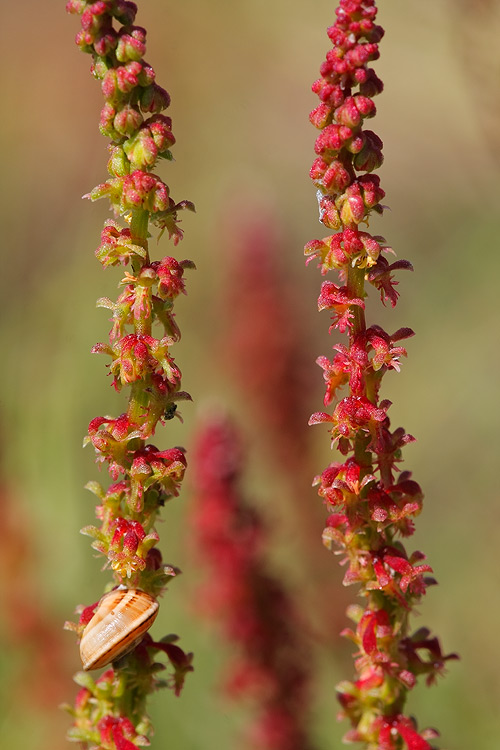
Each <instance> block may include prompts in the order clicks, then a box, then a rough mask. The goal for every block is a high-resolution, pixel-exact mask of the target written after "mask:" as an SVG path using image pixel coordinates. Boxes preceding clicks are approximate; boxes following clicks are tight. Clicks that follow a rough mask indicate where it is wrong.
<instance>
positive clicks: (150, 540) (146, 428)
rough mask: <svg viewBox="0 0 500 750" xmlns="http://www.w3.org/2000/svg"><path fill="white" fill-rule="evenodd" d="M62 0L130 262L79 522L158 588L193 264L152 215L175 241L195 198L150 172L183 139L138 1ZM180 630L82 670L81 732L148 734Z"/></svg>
mask: <svg viewBox="0 0 500 750" xmlns="http://www.w3.org/2000/svg"><path fill="white" fill-rule="evenodd" d="M66 7H67V10H68V11H69V12H71V13H78V14H79V15H80V16H81V30H80V31H79V32H78V34H77V37H76V42H77V44H78V46H79V47H80V49H81V50H82V51H83V52H86V53H89V54H91V55H92V60H93V62H92V73H93V75H94V77H95V78H96V79H97V80H98V81H100V83H101V89H102V93H103V95H104V99H105V103H104V107H103V109H102V112H101V118H100V130H101V132H102V133H103V135H105V136H107V137H108V138H110V139H111V145H110V146H109V152H110V158H109V161H108V172H109V175H110V176H109V179H108V180H107V181H106V182H104V183H102V184H101V185H98V186H97V187H96V188H94V190H92V191H91V192H90V193H89V195H88V196H87V197H89V198H90V199H92V200H96V199H98V198H101V197H105V196H106V197H108V198H109V200H110V203H111V205H112V207H113V210H114V213H115V216H116V217H117V218H118V217H120V216H121V217H122V218H123V220H124V221H125V223H126V226H124V227H123V226H121V225H120V224H119V223H118V221H115V220H112V221H107V222H106V224H105V226H104V229H103V231H102V235H101V243H100V245H99V247H98V249H97V251H96V256H97V258H98V259H99V261H100V262H101V263H102V265H103V266H104V267H105V268H106V267H108V266H116V265H125V266H127V265H128V266H129V270H128V271H126V272H125V273H124V278H123V279H122V281H121V287H122V290H121V292H120V294H119V297H118V299H117V300H116V302H114V301H112V300H110V299H108V298H102V299H100V300H98V306H100V307H104V308H106V309H108V310H110V311H111V313H112V322H113V326H112V329H111V332H110V335H109V342H106V343H99V344H96V345H95V346H94V347H93V349H92V351H93V352H95V353H103V354H105V355H107V356H108V357H109V358H110V360H111V362H110V365H109V369H110V373H111V375H112V378H113V385H114V387H115V389H116V390H117V391H120V390H121V389H122V388H125V387H127V388H128V389H129V399H128V408H127V411H126V412H124V413H123V414H121V415H119V416H118V417H115V418H114V417H110V416H99V417H96V418H95V419H93V420H92V421H91V422H90V424H89V429H88V435H87V437H86V440H85V443H86V444H91V445H92V446H93V447H94V449H95V453H96V460H97V461H98V462H100V463H103V464H104V465H106V466H107V468H108V470H109V474H110V475H111V478H112V481H113V484H111V486H109V487H108V489H104V488H103V487H101V485H100V484H98V483H97V482H90V483H89V484H88V485H87V486H88V489H90V490H91V491H92V492H93V493H94V494H95V495H96V496H97V497H98V499H99V504H98V506H97V509H96V515H97V519H98V522H99V524H98V525H95V526H93V525H92V526H87V527H85V528H84V529H83V533H85V534H88V535H89V536H91V537H93V539H94V542H93V545H92V546H93V547H94V549H96V550H97V551H98V552H99V553H100V554H101V555H103V556H104V558H105V563H104V567H105V568H110V569H111V570H112V571H113V576H114V585H121V586H126V587H129V588H139V589H142V590H143V591H145V592H147V593H149V594H152V595H153V596H155V597H156V596H159V595H161V594H162V592H163V591H164V589H165V587H166V585H167V583H168V581H169V580H170V579H171V577H172V576H173V575H175V574H176V572H177V571H176V570H175V569H174V568H172V567H170V566H165V565H163V563H162V557H161V553H160V551H159V550H158V548H157V547H156V545H157V543H158V539H159V538H158V534H157V532H156V530H155V522H156V519H157V515H158V512H159V511H160V509H161V508H162V507H163V506H164V505H165V503H166V501H167V500H169V499H170V498H172V497H175V496H176V495H177V494H178V492H179V486H180V484H181V482H182V479H183V476H184V471H185V468H186V459H185V456H184V451H183V450H182V449H180V448H171V449H168V450H159V449H158V448H157V447H156V446H155V445H154V444H152V443H151V442H150V440H151V438H152V437H153V436H154V434H155V430H156V427H157V425H158V423H164V422H165V421H166V420H169V419H171V418H172V417H173V416H175V415H176V409H177V403H178V402H179V401H182V400H186V399H189V398H190V397H189V394H187V393H185V392H184V391H182V390H181V389H180V386H181V373H180V370H179V368H178V367H177V365H176V364H175V362H174V359H173V357H172V354H171V347H172V345H173V344H175V343H176V342H177V341H178V340H179V338H180V332H179V329H178V327H177V324H176V322H175V317H174V312H173V306H174V302H175V299H176V298H177V296H178V295H179V294H181V293H185V288H184V271H185V270H186V269H187V268H192V267H193V264H192V263H191V262H190V261H186V260H183V261H178V260H176V259H175V258H172V257H166V258H163V259H162V260H159V261H153V260H151V259H150V256H149V251H148V237H149V226H150V224H153V225H154V226H156V227H157V228H158V229H159V230H160V234H161V233H163V232H164V231H165V230H167V232H168V235H169V237H170V238H171V239H172V240H173V242H174V244H175V245H176V244H177V243H178V241H179V240H180V239H181V238H182V230H181V229H180V227H179V220H178V212H179V211H180V210H181V209H188V210H193V209H194V207H193V205H192V204H191V203H190V202H189V201H181V202H180V203H177V204H176V203H175V202H174V201H173V199H172V198H171V197H170V191H169V188H168V186H167V185H166V184H165V183H164V182H163V181H162V180H161V178H160V177H158V176H157V175H156V174H153V172H152V170H153V168H154V167H155V165H156V164H157V162H158V161H159V160H160V159H168V160H170V159H171V158H172V155H171V152H170V148H171V146H172V145H173V144H174V142H175V139H174V136H173V134H172V123H171V120H170V118H169V117H166V116H165V115H164V114H161V113H162V112H163V110H165V109H166V107H168V105H169V95H168V94H167V92H166V91H165V90H164V89H163V88H161V87H160V86H159V85H158V84H157V83H156V80H155V73H154V70H153V68H152V67H151V65H149V64H148V63H147V62H145V60H144V54H145V51H146V46H145V42H146V31H145V30H144V29H143V28H142V27H140V26H135V25H134V20H135V15H136V11H137V7H136V5H135V4H134V3H133V2H129V1H128V0H97V1H96V2H87V1H86V0H69V1H68V3H67V6H66ZM95 606H96V605H92V606H91V607H80V610H79V611H80V614H81V616H80V621H79V623H78V624H77V625H69V627H72V628H73V629H74V630H76V631H77V633H78V634H79V635H81V634H82V632H83V629H84V627H85V625H86V624H87V623H88V622H89V620H90V619H91V617H92V615H93V614H94V611H95ZM173 638H174V637H173V636H168V637H167V641H160V642H159V643H154V642H153V641H152V639H151V638H150V637H149V636H146V637H145V638H144V639H143V641H142V642H141V643H140V644H139V646H137V647H136V649H135V651H134V652H133V653H132V654H131V655H130V656H129V657H127V659H126V660H125V662H123V663H121V667H120V669H113V670H108V671H107V672H106V673H105V675H103V677H102V678H101V679H100V680H98V681H97V682H96V683H94V682H93V681H92V679H91V678H90V677H89V676H88V675H83V676H82V675H80V676H78V680H79V681H80V683H82V680H83V681H84V683H85V686H84V689H83V691H82V692H81V693H80V695H79V697H78V699H77V705H76V707H75V709H73V711H72V713H73V715H74V716H75V727H74V732H76V734H74V733H73V734H74V736H75V737H77V738H78V739H79V740H80V741H84V742H87V743H90V744H91V746H92V747H102V748H106V749H107V748H110V750H111V749H113V748H116V750H129V748H132V747H135V746H136V745H137V744H144V738H143V737H142V735H143V734H144V733H146V734H147V720H146V718H145V713H144V698H145V696H146V695H147V693H148V692H151V690H152V689H154V688H155V687H158V686H159V685H161V684H162V683H161V681H159V680H157V679H156V677H155V674H156V672H158V669H159V665H158V664H155V663H154V662H153V659H152V656H153V654H154V653H155V651H160V652H163V653H164V654H165V655H166V656H167V658H168V660H169V662H170V665H171V667H172V668H173V672H174V676H173V677H172V678H171V681H170V682H171V683H172V685H173V686H174V687H175V690H176V692H178V691H179V689H180V686H181V684H182V678H183V676H184V674H185V673H186V672H187V671H189V669H190V666H189V664H190V657H189V655H186V654H184V653H183V652H182V651H181V649H179V647H178V646H173V645H172V641H173ZM82 684H83V683H82ZM165 684H169V681H168V680H167V681H166V682H165ZM85 691H86V692H85ZM131 695H132V696H133V697H132V699H131V697H130V696H131ZM131 722H132V723H131Z"/></svg>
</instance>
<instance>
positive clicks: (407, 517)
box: [305, 0, 456, 750]
mask: <svg viewBox="0 0 500 750" xmlns="http://www.w3.org/2000/svg"><path fill="white" fill-rule="evenodd" d="M376 13H377V9H376V6H375V0H340V3H339V7H338V8H337V11H336V14H337V20H336V22H335V23H334V25H333V26H331V27H330V28H329V29H328V36H329V38H330V40H331V41H332V43H333V49H332V50H331V51H330V52H328V54H327V56H326V60H325V62H324V63H323V65H322V66H321V69H320V72H321V77H320V78H319V79H318V80H317V81H316V82H315V83H314V84H313V91H314V92H315V93H316V94H318V96H319V99H320V104H319V105H318V106H317V107H316V109H314V110H313V112H311V115H310V119H311V122H312V123H313V125H315V126H316V127H317V128H318V129H319V130H320V134H319V136H318V138H317V140H316V144H315V151H316V154H317V158H316V160H315V161H314V163H313V166H312V169H311V172H310V175H311V178H312V180H313V182H314V184H315V185H316V187H317V188H318V203H319V209H320V220H321V222H322V223H323V224H324V225H325V226H326V227H327V229H329V230H333V232H334V233H333V234H332V235H330V236H329V237H326V238H324V239H322V240H313V241H312V242H309V243H308V244H307V245H306V248H305V252H306V255H308V256H309V260H312V259H314V258H315V259H317V260H318V261H319V268H320V269H321V273H322V274H323V275H324V274H327V273H328V272H329V271H333V270H335V271H337V272H338V276H339V280H340V284H335V283H334V282H332V281H324V282H323V284H322V287H321V292H320V295H319V300H318V307H319V310H330V311H332V313H333V318H332V320H333V322H332V326H331V328H338V329H339V331H340V332H341V333H346V332H347V333H348V335H349V346H348V347H346V346H344V345H343V344H337V345H335V346H334V347H333V348H334V350H335V352H336V353H335V355H334V356H333V359H332V361H330V360H329V359H327V358H326V357H319V359H318V360H317V362H318V364H319V365H320V367H322V369H323V371H324V379H325V382H326V394H325V399H324V402H325V405H326V406H328V405H329V404H330V403H332V401H334V399H336V406H335V408H334V411H333V414H331V413H324V412H320V413H316V414H313V415H312V417H311V419H310V424H320V423H326V424H328V425H329V427H330V431H331V436H332V444H336V445H337V447H338V449H339V451H340V453H341V454H342V455H343V456H344V461H343V463H333V464H331V465H330V466H328V467H327V468H326V469H325V470H324V471H323V473H322V474H321V475H320V476H319V477H317V478H316V480H315V482H316V484H318V485H319V495H320V497H322V498H323V500H324V502H325V504H326V506H327V508H328V511H329V513H330V515H329V516H328V519H327V523H326V528H325V530H324V533H323V540H324V543H325V545H326V546H327V547H328V548H330V549H331V548H336V550H337V554H341V555H342V557H343V560H342V564H346V565H347V572H346V574H345V577H344V584H345V585H349V584H353V583H357V584H358V585H359V586H360V595H361V596H362V598H363V600H364V606H360V605H357V606H351V607H349V609H348V614H349V616H350V618H351V619H352V620H353V621H354V623H355V628H354V629H352V630H351V629H346V630H345V631H344V633H343V634H344V635H345V636H346V637H348V638H350V639H351V640H352V641H353V643H354V644H355V645H356V648H357V652H356V660H355V667H356V672H357V676H356V678H355V680H354V681H352V682H349V681H345V682H342V683H341V684H340V685H339V686H338V688H337V689H338V698H339V701H340V704H341V707H342V709H341V714H340V716H341V718H342V717H346V718H348V719H349V720H350V722H351V724H352V729H351V730H350V731H349V732H348V733H347V734H346V736H345V739H346V740H347V741H353V742H354V741H357V742H364V743H366V747H367V748H369V749H370V750H375V749H377V750H401V749H402V748H404V747H407V748H409V750H429V749H430V748H431V745H430V744H429V741H428V740H430V739H431V738H433V737H436V736H437V733H436V732H435V730H431V729H427V730H424V731H422V732H419V731H418V730H417V726H416V722H415V721H414V720H413V719H412V718H410V717H408V716H406V715H405V714H404V713H403V711H404V705H405V702H406V698H407V695H408V692H409V690H411V688H413V687H414V685H415V684H416V681H417V678H418V676H419V675H426V681H427V684H431V683H433V682H434V681H435V679H436V676H437V675H438V674H440V673H441V672H442V671H443V668H444V663H445V661H446V659H450V658H456V657H455V655H454V654H451V655H448V656H444V655H443V654H442V652H441V648H440V645H439V642H438V640H437V638H433V637H431V636H430V634H429V631H428V630H427V628H420V629H419V630H417V631H416V632H414V633H412V632H411V629H410V623H409V617H410V614H411V612H412V610H413V609H414V608H415V607H416V606H417V605H418V603H419V601H420V600H421V598H422V596H423V595H424V594H425V591H426V588H427V586H429V585H431V584H433V583H435V581H434V579H433V578H430V577H429V576H428V575H427V574H428V573H431V572H432V571H431V568H430V566H429V565H427V564H426V563H424V562H423V561H424V559H425V558H424V555H423V554H422V553H421V552H418V551H416V552H413V553H412V554H410V555H409V554H408V553H407V552H406V550H405V547H404V545H403V543H402V541H401V538H402V537H408V536H410V535H411V534H412V533H413V530H414V524H413V520H412V519H413V517H414V516H416V515H418V514H419V513H420V510H421V507H422V492H421V490H420V487H419V485H418V484H417V483H416V482H414V481H413V480H412V479H411V478H410V472H408V471H404V472H402V473H400V474H399V475H398V472H399V469H398V468H397V464H398V463H399V461H400V460H401V449H402V448H403V446H404V445H406V444H407V443H408V442H411V441H412V440H413V438H412V437H411V436H410V435H408V434H406V433H405V431H404V430H403V429H402V428H397V429H395V430H391V426H390V421H389V417H388V409H389V406H390V401H388V400H386V399H385V400H380V399H379V391H380V385H381V380H382V377H383V375H384V374H385V373H386V372H387V371H388V370H397V371H399V368H400V358H401V357H402V356H406V351H405V349H404V348H403V347H402V346H400V345H399V342H400V341H401V340H402V339H405V338H408V337H409V336H412V335H413V331H411V330H410V329H409V328H400V329H399V330H397V331H396V332H395V333H394V334H392V335H391V334H388V333H386V332H385V331H384V330H383V329H382V328H381V327H380V326H378V325H370V326H367V324H366V321H365V301H364V300H365V297H366V291H365V284H366V282H368V283H369V284H371V285H372V286H374V287H375V288H376V289H377V290H378V291H379V292H380V295H381V299H382V302H383V303H384V304H385V302H390V303H391V305H392V306H393V307H394V306H395V304H396V302H397V298H398V293H397V292H396V290H395V285H396V284H397V282H396V281H394V280H393V279H392V272H393V271H395V270H399V269H410V270H411V265H410V263H409V262H408V261H405V260H400V261H396V262H393V263H389V262H388V261H387V260H386V258H385V257H384V253H388V252H390V248H389V247H387V245H386V243H385V241H384V239H383V238H382V237H378V236H373V235H371V234H369V233H368V232H365V231H361V230H360V224H361V223H363V222H364V223H365V224H368V219H369V217H370V214H371V213H372V212H374V213H379V214H381V213H382V210H383V207H382V206H381V205H380V201H381V200H382V198H383V197H384V191H383V190H382V189H381V187H380V179H379V177H378V176H376V175H373V174H371V173H372V172H373V171H374V170H375V169H377V168H378V167H379V166H380V165H381V164H382V142H381V140H380V139H379V138H378V136H377V135H375V133H373V132H372V131H371V130H366V129H364V127H363V123H364V120H365V119H366V118H369V117H373V115H374V114H375V105H374V103H373V97H374V96H375V95H376V94H379V93H380V92H381V91H382V88H383V86H382V82H381V81H380V79H379V78H378V77H377V75H376V73H375V72H374V70H373V69H372V68H370V67H369V63H370V61H372V60H376V59H377V58H378V56H379V52H378V42H379V40H380V39H381V38H382V36H383V29H382V28H381V27H380V26H377V25H376V24H375V23H374V19H375V16H376ZM342 386H348V388H349V394H348V395H347V396H344V397H343V398H337V390H338V389H339V388H341V387H342Z"/></svg>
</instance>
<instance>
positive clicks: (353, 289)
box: [347, 266, 366, 345]
mask: <svg viewBox="0 0 500 750" xmlns="http://www.w3.org/2000/svg"><path fill="white" fill-rule="evenodd" d="M347 291H348V293H349V295H350V296H352V297H358V298H359V299H364V297H365V269H364V268H358V267H357V266H349V271H348V272H347ZM351 312H352V314H353V318H354V320H353V325H352V328H351V333H350V336H349V338H350V344H351V345H352V342H353V341H354V338H355V337H356V336H357V335H358V334H360V333H363V332H364V331H366V323H365V311H364V310H363V308H362V307H359V305H353V306H352V308H351Z"/></svg>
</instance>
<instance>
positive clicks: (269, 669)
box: [192, 416, 313, 750]
mask: <svg viewBox="0 0 500 750" xmlns="http://www.w3.org/2000/svg"><path fill="white" fill-rule="evenodd" d="M194 453H195V456H194V461H193V465H194V470H193V475H192V476H193V479H194V486H195V492H194V512H193V528H194V531H195V539H196V548H197V549H199V550H202V551H203V565H204V567H205V568H206V569H207V574H208V575H207V578H206V580H205V581H204V582H203V585H202V587H201V588H200V591H199V597H198V601H199V605H200V610H201V611H202V612H204V613H205V614H206V615H207V616H208V617H210V618H212V619H213V620H214V621H216V622H217V625H218V627H219V629H220V631H221V633H222V635H223V636H224V638H225V639H226V640H227V642H228V643H229V644H231V646H233V653H232V654H231V655H230V666H228V669H227V674H226V680H225V682H226V691H227V694H228V696H229V697H231V698H232V699H233V700H235V699H238V698H246V699H247V701H251V703H252V704H253V708H254V712H253V713H254V716H253V719H252V722H251V724H250V726H249V728H248V729H247V732H246V734H247V738H246V746H247V747H249V748H254V747H259V748H262V750H310V748H312V747H313V744H312V742H311V739H310V736H309V721H310V716H309V709H310V692H311V691H310V687H311V685H310V683H311V673H312V669H313V664H312V656H311V653H310V649H309V647H308V644H307V643H306V641H305V640H304V638H303V635H302V634H303V632H304V628H303V623H302V622H301V617H299V615H298V612H297V610H296V607H295V605H294V602H293V601H292V599H291V597H290V595H289V593H288V592H287V590H286V588H285V587H284V586H283V584H282V583H281V581H280V579H279V578H278V577H276V576H274V575H273V574H272V573H270V572H269V569H268V561H267V560H266V557H267V551H268V549H269V546H270V538H269V531H268V529H266V528H265V526H264V524H263V522H262V520H261V518H260V516H259V513H258V512H257V511H256V510H255V508H252V507H251V506H250V505H249V504H248V503H247V502H246V500H245V498H244V497H243V494H242V491H241V489H240V483H241V480H242V475H243V464H244V457H243V447H242V441H241V437H240V435H239V433H238V430H237V429H236V427H235V425H234V424H233V423H232V422H231V421H230V420H229V419H225V418H222V417H220V416H217V417H216V418H212V419H210V420H207V422H206V424H205V426H204V427H203V428H202V429H200V431H199V433H198V435H197V440H196V445H195V449H194Z"/></svg>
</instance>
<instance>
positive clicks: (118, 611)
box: [80, 588, 159, 670]
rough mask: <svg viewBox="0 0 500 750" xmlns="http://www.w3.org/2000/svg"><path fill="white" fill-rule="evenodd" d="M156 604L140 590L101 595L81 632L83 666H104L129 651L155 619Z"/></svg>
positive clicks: (148, 595) (116, 590)
mask: <svg viewBox="0 0 500 750" xmlns="http://www.w3.org/2000/svg"><path fill="white" fill-rule="evenodd" d="M158 607H159V605H158V602H157V601H156V599H155V598H154V597H153V596H151V595H150V594H146V592H145V591H141V590H140V589H120V588H118V589H114V590H113V591H110V592H109V594H105V595H104V596H103V597H102V599H101V601H100V602H99V604H98V605H97V608H96V611H95V614H94V616H93V618H92V619H91V620H90V622H89V623H88V624H87V626H86V627H85V630H84V631H83V634H82V639H81V641H80V656H81V659H82V664H83V668H84V669H85V670H89V669H98V668H99V667H104V666H105V665H106V664H109V663H110V662H112V661H114V660H115V659H118V658H119V657H120V656H124V655H125V654H126V653H128V652H129V651H131V650H132V649H133V648H134V646H136V645H137V643H138V642H139V641H140V640H141V638H142V637H143V635H144V634H145V633H146V632H147V631H148V630H149V628H150V627H151V625H152V624H153V622H154V621H155V619H156V615H157V614H158Z"/></svg>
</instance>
